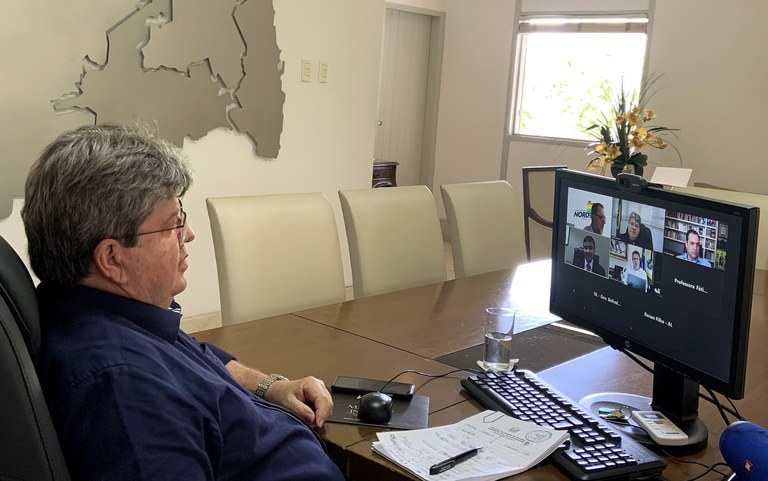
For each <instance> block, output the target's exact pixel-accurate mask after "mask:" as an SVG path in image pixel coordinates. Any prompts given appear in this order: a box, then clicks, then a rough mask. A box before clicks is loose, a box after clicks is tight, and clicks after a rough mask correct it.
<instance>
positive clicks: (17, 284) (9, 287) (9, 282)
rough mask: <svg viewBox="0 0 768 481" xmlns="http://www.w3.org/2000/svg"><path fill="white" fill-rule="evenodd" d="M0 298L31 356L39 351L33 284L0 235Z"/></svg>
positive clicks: (38, 318) (38, 321) (25, 268)
mask: <svg viewBox="0 0 768 481" xmlns="http://www.w3.org/2000/svg"><path fill="white" fill-rule="evenodd" d="M0 298H2V300H3V301H5V303H6V304H7V305H8V307H9V308H10V310H11V312H12V313H13V316H14V318H15V321H16V324H17V325H18V326H19V330H20V331H21V333H22V335H23V336H24V341H25V342H26V344H27V349H29V352H30V355H31V357H32V359H37V356H38V353H39V352H40V311H39V310H38V307H37V296H36V294H35V284H34V283H33V282H32V277H30V275H29V271H27V267H26V266H25V265H24V262H22V260H21V258H19V256H18V255H17V254H16V251H14V250H13V248H12V247H11V246H10V245H9V244H8V242H6V240H5V239H3V238H2V236H0Z"/></svg>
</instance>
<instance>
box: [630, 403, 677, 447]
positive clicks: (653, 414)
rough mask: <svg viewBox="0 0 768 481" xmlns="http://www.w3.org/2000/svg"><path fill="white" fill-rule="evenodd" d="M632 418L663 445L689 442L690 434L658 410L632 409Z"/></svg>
mask: <svg viewBox="0 0 768 481" xmlns="http://www.w3.org/2000/svg"><path fill="white" fill-rule="evenodd" d="M632 419H634V420H635V422H637V424H638V425H640V427H641V428H643V429H645V431H646V432H647V433H648V435H649V436H650V437H651V439H653V440H654V441H656V444H659V445H661V446H683V445H685V444H688V435H687V434H685V433H684V432H683V431H682V430H681V429H680V428H679V427H677V426H676V425H675V423H673V422H672V421H670V420H669V419H668V418H667V417H666V416H665V415H663V414H662V413H660V412H658V411H632Z"/></svg>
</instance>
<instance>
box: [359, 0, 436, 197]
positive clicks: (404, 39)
mask: <svg viewBox="0 0 768 481" xmlns="http://www.w3.org/2000/svg"><path fill="white" fill-rule="evenodd" d="M444 24H445V14H444V13H442V12H435V11H429V10H423V9H417V8H410V7H405V6H402V5H392V4H387V8H386V19H385V25H384V40H383V44H382V45H383V46H382V59H381V77H380V79H379V102H378V126H377V129H376V142H375V145H374V159H375V160H376V161H385V162H397V163H398V165H397V183H398V185H416V184H424V185H426V186H428V187H429V188H430V189H432V190H433V191H434V188H433V185H432V182H433V179H434V171H435V141H436V132H437V106H438V100H439V93H440V74H441V70H442V56H443V32H444Z"/></svg>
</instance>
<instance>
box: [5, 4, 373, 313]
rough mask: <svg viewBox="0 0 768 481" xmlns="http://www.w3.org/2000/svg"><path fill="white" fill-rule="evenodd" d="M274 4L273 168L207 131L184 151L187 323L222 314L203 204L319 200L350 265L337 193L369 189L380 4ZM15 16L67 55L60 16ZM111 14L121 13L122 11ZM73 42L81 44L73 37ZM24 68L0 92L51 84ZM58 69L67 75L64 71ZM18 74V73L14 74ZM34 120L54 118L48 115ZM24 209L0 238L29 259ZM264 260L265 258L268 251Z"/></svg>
mask: <svg viewBox="0 0 768 481" xmlns="http://www.w3.org/2000/svg"><path fill="white" fill-rule="evenodd" d="M134 3H135V2H134ZM273 3H274V8H275V12H276V15H275V25H276V30H277V42H278V46H279V47H280V49H281V50H282V54H281V60H283V61H284V62H285V73H284V75H283V77H282V81H283V91H284V92H285V94H286V99H285V104H284V107H283V114H284V124H283V133H282V136H281V139H280V141H281V150H280V154H279V156H278V158H277V159H275V160H263V159H260V158H257V157H255V156H254V155H253V151H252V146H251V144H250V143H249V142H248V141H247V139H246V138H244V137H242V136H240V135H237V134H235V133H232V132H231V131H227V130H224V129H220V130H215V131H212V132H210V133H209V134H208V135H207V136H205V137H203V138H201V139H199V140H198V141H189V140H188V141H186V142H185V145H184V150H185V151H186V152H187V153H188V155H189V156H190V159H191V162H192V166H193V169H194V172H195V183H194V185H193V187H192V189H191V190H190V191H189V193H188V194H187V197H186V198H185V200H184V208H185V210H187V212H188V214H189V222H190V225H191V226H192V228H193V229H194V230H195V233H196V239H195V240H194V242H192V243H190V244H189V247H188V249H189V252H190V260H189V261H190V269H189V270H188V271H187V279H188V281H189V282H188V288H187V290H186V291H185V292H184V293H182V294H181V295H180V296H179V301H180V302H181V303H182V305H183V306H184V312H185V317H190V316H196V315H200V314H206V313H211V312H216V311H218V310H219V293H218V283H217V275H216V264H215V257H214V252H213V243H212V240H211V234H210V228H209V223H208V214H207V210H206V207H205V199H206V198H207V197H211V196H231V195H245V194H260V193H282V192H302V191H304V192H306V191H323V192H325V194H326V196H327V197H328V198H329V199H330V200H331V202H332V203H333V205H334V209H335V212H336V216H337V219H338V221H339V231H340V234H342V235H341V241H342V251H343V253H344V256H345V262H346V263H347V266H348V254H347V245H346V238H345V237H344V236H343V232H344V226H343V223H342V216H341V209H340V207H339V201H338V196H337V191H338V190H339V189H343V188H363V187H368V186H370V185H371V173H372V159H373V143H374V135H375V126H376V101H377V94H378V78H379V62H380V52H381V37H382V32H383V22H384V2H383V0H366V1H359V0H322V1H319V0H274V2H273ZM13 8H16V9H17V10H18V11H16V12H6V13H9V14H15V15H10V16H5V17H3V18H6V19H7V18H15V19H16V21H22V23H23V22H25V21H26V22H30V23H34V24H35V25H36V26H39V28H38V30H39V32H45V31H51V32H56V33H55V35H53V34H52V35H51V38H52V39H54V40H55V44H56V47H57V48H58V49H59V50H62V49H63V50H66V48H65V46H66V45H70V44H71V42H68V41H67V38H68V36H67V30H62V29H61V28H60V25H59V21H60V16H59V15H58V14H56V15H54V14H51V15H50V16H45V13H44V12H38V11H35V15H36V17H35V18H34V19H32V18H29V15H30V13H28V11H27V10H28V9H29V5H27V4H19V6H18V7H13ZM113 9H114V10H119V7H118V6H115V7H114V8H113ZM123 10H124V12H126V13H127V12H128V11H130V7H125V6H123ZM78 12H79V11H78ZM75 13H77V12H75ZM94 16H96V14H95V13H94ZM103 16H105V17H106V15H103ZM98 18H99V19H101V17H98ZM18 19H22V20H18ZM103 22H104V24H105V25H111V24H112V23H114V20H111V19H105V20H103ZM99 28H101V27H99ZM91 30H93V28H92V29H91ZM96 30H97V31H98V29H96ZM10 32H14V30H13V29H11V30H10ZM37 35H45V33H38V34H37ZM103 35H104V34H103V30H102V34H101V35H97V39H94V38H91V37H93V36H91V37H88V38H89V40H90V42H91V44H98V43H99V40H98V38H101V39H103V38H104V37H103ZM2 38H5V36H4V35H3V37H2ZM35 38H36V37H35ZM72 38H73V39H74V38H79V36H76V35H74V34H73V36H72ZM38 43H41V44H45V43H44V42H38ZM83 44H84V41H79V42H77V44H76V45H72V46H71V47H69V48H70V49H71V50H72V51H67V52H66V55H64V53H62V54H61V56H66V57H67V58H68V59H69V60H70V67H71V65H79V61H80V59H81V58H82V57H81V56H82V52H83V51H84V50H85V49H84V47H83ZM2 45H4V47H2V48H6V47H7V48H10V43H8V42H5V43H3V44H2ZM30 55H33V54H31V53H30ZM11 58H15V57H11ZM24 58H26V57H24ZM302 58H308V59H310V60H312V62H313V66H314V72H315V75H316V72H317V61H318V60H326V61H327V62H328V64H329V82H328V83H327V84H320V83H318V82H316V81H315V80H313V81H312V82H309V83H304V82H301V81H300V75H299V67H300V59H302ZM29 60H30V61H29V62H27V63H24V64H23V65H20V64H19V62H16V63H15V65H14V66H19V68H23V69H24V71H23V73H24V75H23V76H19V75H16V76H13V77H11V81H10V82H9V81H8V80H7V79H6V80H3V79H0V86H2V89H3V90H5V91H6V92H13V91H14V89H16V90H18V84H19V82H22V80H20V79H25V78H26V79H27V80H26V81H27V82H30V84H29V89H31V88H32V86H37V85H38V83H45V82H48V81H49V80H50V81H51V82H53V81H55V79H49V74H48V70H46V68H47V64H46V63H45V62H46V61H47V58H46V59H43V61H42V62H35V61H34V59H29ZM61 70H62V71H66V66H65V67H61ZM74 71H76V70H74ZM17 73H19V72H17V71H16V70H14V75H15V74H17ZM314 78H316V77H314ZM14 82H15V83H14ZM65 83H66V82H65ZM70 83H71V82H70ZM65 87H66V86H65ZM65 87H61V86H60V85H56V86H55V87H50V86H49V90H50V91H51V92H61V91H66V88H65ZM68 88H71V85H70V87H68ZM29 89H27V90H29ZM38 90H39V89H38ZM36 91H37V90H35V92H36ZM17 96H18V94H17ZM43 98H44V99H45V102H44V103H46V104H47V99H50V98H54V96H53V95H52V94H51V93H47V94H43ZM20 111H24V109H20ZM37 115H51V113H50V106H48V107H47V109H43V110H40V111H39V112H38V113H37ZM31 121H33V119H31ZM85 121H87V119H84V118H83V119H80V123H83V122H85ZM3 125H4V124H3ZM76 125H77V124H73V125H71V126H70V127H69V128H71V127H74V126H76ZM3 130H4V131H6V132H7V131H12V130H13V128H12V126H8V127H7V128H4V129H3ZM55 135H56V133H50V132H38V135H37V136H36V140H37V141H38V143H39V144H40V146H39V147H37V148H36V149H35V152H34V153H33V154H30V155H33V156H36V155H38V153H39V150H40V149H42V146H43V145H45V144H46V143H47V142H49V141H51V140H53V137H54V136H55ZM24 170H26V167H25V169H24ZM3 175H5V174H3ZM23 177H26V171H24V172H23V173H22V178H23ZM21 205H22V201H21V199H19V200H18V201H16V202H14V205H13V212H12V214H11V215H10V217H8V218H6V219H0V235H2V236H3V237H4V238H5V239H7V240H8V241H9V243H10V244H11V245H12V246H13V247H14V248H15V249H16V251H17V252H18V253H19V254H20V255H21V256H22V258H23V259H25V260H26V257H27V256H26V238H25V236H24V232H23V226H22V223H21V220H20V217H19V210H20V208H21ZM262 254H263V255H269V253H268V252H265V253H262ZM346 271H347V272H346V276H347V283H348V284H350V285H351V274H350V270H349V268H348V267H347V269H346ZM297 295H301V293H297Z"/></svg>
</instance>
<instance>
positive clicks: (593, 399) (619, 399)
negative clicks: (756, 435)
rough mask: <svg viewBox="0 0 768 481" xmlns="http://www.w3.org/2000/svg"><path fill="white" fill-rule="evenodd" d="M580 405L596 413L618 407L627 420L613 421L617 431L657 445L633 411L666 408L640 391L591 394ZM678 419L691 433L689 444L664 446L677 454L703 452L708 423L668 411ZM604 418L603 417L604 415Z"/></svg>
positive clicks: (612, 423) (639, 440) (679, 425)
mask: <svg viewBox="0 0 768 481" xmlns="http://www.w3.org/2000/svg"><path fill="white" fill-rule="evenodd" d="M579 404H581V405H582V406H583V407H585V408H586V409H588V410H589V412H591V413H592V414H594V415H595V416H600V415H601V414H604V412H605V410H610V411H614V410H618V411H621V413H622V414H623V415H624V419H625V420H627V421H622V422H611V423H610V425H611V427H613V428H614V429H615V430H616V431H620V432H622V433H624V434H626V435H628V436H630V437H631V438H632V439H634V440H635V441H637V442H639V443H642V444H646V445H650V446H653V445H656V443H655V442H654V441H653V440H652V439H651V438H650V437H649V436H648V435H647V434H646V433H645V431H643V430H642V429H640V428H638V427H637V425H636V423H635V422H634V421H632V420H631V419H632V411H662V412H663V410H662V409H657V408H654V407H653V406H652V405H651V398H649V397H646V396H639V395H637V394H626V393H614V392H608V393H597V394H590V395H588V396H585V397H583V398H582V399H580V400H579ZM664 414H665V415H667V417H669V418H670V419H671V420H672V422H674V423H675V424H676V425H677V427H679V428H680V429H682V430H683V432H685V434H687V435H688V444H686V445H683V446H664V449H665V450H667V451H670V452H675V453H689V452H693V451H699V450H701V449H704V448H705V447H706V446H707V439H708V435H709V433H708V430H707V426H706V425H705V424H704V423H703V422H702V421H701V420H700V419H699V418H698V417H694V418H693V419H691V420H680V419H674V418H673V417H672V416H670V415H669V414H667V413H666V412H665V413H664ZM600 417H602V416H600Z"/></svg>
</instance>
